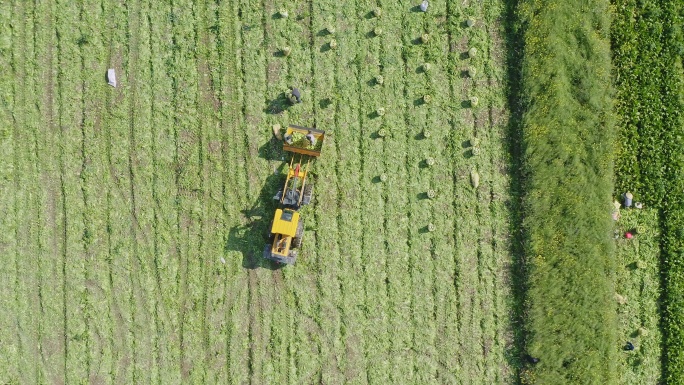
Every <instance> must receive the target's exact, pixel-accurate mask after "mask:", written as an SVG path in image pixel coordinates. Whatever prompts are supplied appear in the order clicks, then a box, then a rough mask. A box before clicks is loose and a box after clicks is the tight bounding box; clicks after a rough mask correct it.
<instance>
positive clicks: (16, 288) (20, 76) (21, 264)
mask: <svg viewBox="0 0 684 385" xmlns="http://www.w3.org/2000/svg"><path fill="white" fill-rule="evenodd" d="M10 7H11V8H12V9H11V12H12V14H13V15H17V19H20V20H25V16H24V15H25V10H24V9H23V8H22V7H20V6H19V5H18V4H17V3H14V4H12V5H10ZM15 23H16V24H14V25H13V26H12V28H11V29H12V32H11V34H10V39H11V46H10V49H9V52H10V53H9V55H8V56H9V57H8V58H7V59H8V61H9V63H8V64H9V65H8V68H7V70H8V72H9V71H11V73H12V75H13V76H12V77H13V78H14V82H13V84H12V85H11V86H10V87H9V88H11V90H8V93H9V94H10V95H11V99H12V101H11V102H10V103H11V104H10V106H11V107H10V109H12V110H13V112H12V113H11V114H10V116H11V119H10V120H11V128H10V127H7V128H6V129H7V130H8V131H10V130H11V132H12V134H11V139H9V140H11V141H12V150H11V151H12V158H11V159H7V163H11V164H12V166H11V170H12V174H13V175H12V182H13V184H14V188H13V190H14V191H13V194H12V198H11V200H12V201H13V202H12V203H13V205H12V206H13V207H12V211H13V212H12V214H13V217H14V218H13V219H14V231H13V238H14V253H13V254H14V261H13V262H14V263H13V265H14V270H15V271H14V273H15V276H14V280H13V282H12V286H13V293H11V297H12V298H13V300H14V309H12V310H13V311H12V312H11V313H13V316H14V323H15V326H16V330H15V331H14V334H15V336H16V351H15V353H16V354H15V355H13V356H12V357H10V358H11V359H13V360H15V362H16V369H17V371H18V377H19V378H17V379H16V380H17V381H23V382H30V381H31V380H30V379H29V376H30V374H29V373H28V372H29V371H30V369H31V363H32V361H33V362H35V361H37V360H35V358H34V359H31V357H32V356H34V355H37V354H36V353H37V352H35V346H36V345H37V341H33V339H34V338H36V336H35V335H33V333H32V330H31V329H32V322H31V321H30V318H31V312H32V309H30V308H29V305H30V304H31V303H34V298H33V294H34V292H33V290H32V288H31V286H32V285H31V284H30V279H29V278H28V277H30V276H31V274H30V273H29V271H26V270H27V269H28V268H27V266H26V265H25V264H26V263H27V262H30V261H31V260H30V259H27V258H26V255H23V254H24V253H32V252H33V250H32V247H30V246H29V244H30V240H31V231H30V226H31V225H30V224H31V223H32V221H28V220H26V219H27V217H29V216H30V214H27V212H28V211H29V210H30V203H29V202H28V198H29V197H27V196H26V195H27V194H25V190H29V189H30V188H31V187H33V186H32V185H31V184H30V183H28V182H29V181H28V180H27V179H29V180H30V178H29V177H28V176H27V174H28V173H29V172H28V171H30V170H27V167H26V163H27V160H28V159H27V158H28V157H27V154H25V152H26V153H28V152H29V148H25V147H24V146H26V145H27V144H28V143H27V142H28V141H27V138H25V137H24V135H25V134H24V133H25V130H23V129H22V128H23V127H24V126H26V125H28V124H29V122H28V119H27V115H28V106H29V105H30V104H29V103H28V102H27V100H26V99H27V96H26V93H27V92H26V88H27V87H26V79H27V75H26V51H25V50H21V51H19V50H18V49H17V47H18V46H20V45H21V43H19V44H17V43H18V41H19V40H20V38H21V37H24V36H25V34H26V26H25V24H24V23H23V22H15ZM10 68H11V69H10ZM8 86H9V85H8ZM9 98H10V97H9V96H8V99H9ZM3 139H4V138H3ZM27 206H28V207H27ZM3 211H4V210H3ZM8 211H9V210H8ZM8 214H9V213H8ZM8 216H9V215H8ZM8 254H9V253H8ZM8 264H9V263H8ZM7 278H8V279H7V280H8V281H9V276H8V277H7ZM3 294H4V293H3ZM7 294H10V293H7ZM10 344H11V343H10ZM37 367H38V365H35V366H34V367H33V368H34V370H37ZM36 374H37V372H36ZM33 381H37V378H34V379H33Z"/></svg>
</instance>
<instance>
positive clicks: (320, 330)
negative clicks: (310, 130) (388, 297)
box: [298, 1, 343, 383]
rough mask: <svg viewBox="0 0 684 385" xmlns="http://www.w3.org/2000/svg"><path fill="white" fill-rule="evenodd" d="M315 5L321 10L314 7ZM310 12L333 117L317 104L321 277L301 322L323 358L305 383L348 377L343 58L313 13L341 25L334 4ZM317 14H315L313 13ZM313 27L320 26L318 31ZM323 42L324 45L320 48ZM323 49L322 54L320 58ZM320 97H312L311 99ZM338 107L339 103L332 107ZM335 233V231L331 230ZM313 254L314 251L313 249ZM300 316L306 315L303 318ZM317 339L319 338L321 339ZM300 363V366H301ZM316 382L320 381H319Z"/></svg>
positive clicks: (317, 74)
mask: <svg viewBox="0 0 684 385" xmlns="http://www.w3.org/2000/svg"><path fill="white" fill-rule="evenodd" d="M314 4H315V5H316V7H318V8H314ZM310 7H311V8H310V9H313V11H311V15H312V18H311V22H312V26H311V33H312V36H311V37H312V38H313V43H312V47H311V60H312V67H311V70H312V71H313V79H314V80H313V82H314V83H313V84H314V85H315V89H316V93H317V95H320V94H323V95H324V96H326V97H327V98H329V99H328V101H329V102H330V103H329V104H327V108H328V109H329V110H328V113H327V114H326V115H325V116H318V114H317V113H316V111H317V106H316V104H314V119H315V124H316V127H318V128H321V129H323V130H326V139H325V140H326V143H327V145H325V147H324V151H325V152H324V153H322V155H321V158H320V160H319V161H317V163H316V165H315V168H316V173H317V175H318V176H319V177H318V178H317V180H316V181H317V182H318V183H319V185H318V187H316V188H315V191H316V194H315V196H316V197H319V198H315V210H314V212H313V218H314V222H315V228H316V229H317V230H316V231H315V241H314V245H315V250H313V252H314V253H315V256H316V259H317V263H316V268H317V271H318V274H317V275H316V293H315V296H314V298H315V299H316V301H315V302H314V303H315V306H314V311H315V313H314V314H316V316H315V317H313V318H312V319H308V318H299V319H300V320H301V321H300V323H301V324H302V325H303V329H304V333H305V334H306V335H307V336H308V338H309V340H311V341H317V344H316V346H317V350H318V352H319V356H318V360H317V362H316V365H315V367H314V368H315V370H313V371H312V373H310V374H309V375H307V376H302V377H300V380H301V381H302V382H305V381H306V382H307V383H312V382H322V379H323V378H334V379H338V381H341V378H342V377H343V374H342V372H341V370H340V368H339V362H338V359H337V357H338V350H339V349H340V347H339V346H336V343H335V341H338V340H339V335H340V327H339V326H340V317H341V316H340V311H341V307H340V304H339V298H340V295H339V290H340V280H339V277H338V271H339V266H340V264H341V258H337V260H336V261H331V260H330V259H329V258H330V256H331V255H341V253H340V251H339V250H340V249H339V247H340V240H339V238H338V237H336V236H335V234H336V233H339V231H340V228H341V225H340V223H339V213H340V208H339V203H338V202H339V197H340V194H341V192H340V189H339V187H338V186H339V184H338V183H339V182H338V180H337V179H338V174H337V173H338V168H337V167H338V164H339V162H338V158H339V152H340V148H339V143H338V141H337V138H336V134H337V131H338V128H340V130H341V127H342V124H341V122H340V121H339V108H340V104H339V102H340V101H337V102H335V101H334V97H332V95H333V93H334V92H335V91H336V89H337V87H338V84H337V73H339V60H337V59H336V58H335V51H331V50H327V48H328V42H329V41H330V39H332V38H336V37H337V36H336V35H335V34H333V35H325V36H321V38H320V39H317V38H316V36H320V35H319V34H317V33H315V31H316V30H317V29H318V28H322V27H324V25H322V23H321V22H320V19H319V17H313V15H317V16H318V15H329V14H332V15H333V16H332V19H331V20H327V21H329V22H331V23H332V25H333V26H336V25H337V24H338V19H337V12H335V11H334V9H333V7H334V5H330V4H327V3H325V4H324V3H314V2H313V1H312V2H311V3H310ZM314 12H315V13H314ZM314 25H317V27H316V28H315V27H314ZM338 29H341V28H338ZM321 42H323V45H319V44H321ZM316 51H318V54H316ZM315 100H316V99H313V98H312V101H315ZM333 104H334V105H333ZM327 230H332V231H327ZM309 250H311V249H309ZM300 317H301V316H300ZM316 337H318V338H316ZM301 366H302V363H299V365H298V367H301ZM314 378H316V380H315V381H314Z"/></svg>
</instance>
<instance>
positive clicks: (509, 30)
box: [503, 0, 527, 384]
mask: <svg viewBox="0 0 684 385" xmlns="http://www.w3.org/2000/svg"><path fill="white" fill-rule="evenodd" d="M517 6H518V0H505V12H504V18H503V23H504V37H505V48H506V68H507V78H508V82H507V90H506V91H507V96H508V103H507V104H508V108H509V110H510V112H511V115H510V119H509V121H508V127H507V129H506V140H505V143H506V146H507V148H506V150H507V151H508V153H509V154H510V155H511V156H510V159H511V161H510V162H509V164H508V174H509V175H510V176H511V185H510V194H511V200H510V205H509V207H508V209H509V212H510V218H511V222H510V226H511V227H510V230H509V231H510V234H511V243H510V254H511V257H512V264H511V267H510V271H509V273H510V279H511V282H510V283H509V284H510V287H511V289H512V292H513V314H512V315H511V321H512V322H511V323H512V325H515V327H514V329H513V345H512V346H511V347H510V348H509V349H508V351H507V352H506V353H505V355H506V360H507V361H508V363H509V364H510V365H511V367H512V368H515V370H516V376H515V383H518V384H520V374H521V371H522V369H523V368H524V366H525V362H526V360H525V357H526V353H527V352H526V350H527V346H526V341H527V334H526V325H525V320H526V319H525V296H526V292H527V269H526V266H525V253H524V252H525V249H524V245H525V242H526V234H525V233H524V232H523V201H522V198H523V196H524V192H525V175H524V171H523V170H524V169H523V167H524V164H523V156H524V151H525V148H524V143H523V142H522V115H523V110H524V106H523V103H522V102H521V100H522V89H521V85H522V84H521V81H522V79H521V76H522V60H523V53H524V51H523V48H524V45H523V33H524V25H521V24H520V22H519V20H518V19H517V18H516V8H517Z"/></svg>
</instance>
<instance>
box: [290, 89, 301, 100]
mask: <svg viewBox="0 0 684 385" xmlns="http://www.w3.org/2000/svg"><path fill="white" fill-rule="evenodd" d="M292 97H293V98H294V99H295V100H296V101H297V103H301V102H302V94H301V93H300V92H299V89H297V88H294V87H293V88H292Z"/></svg>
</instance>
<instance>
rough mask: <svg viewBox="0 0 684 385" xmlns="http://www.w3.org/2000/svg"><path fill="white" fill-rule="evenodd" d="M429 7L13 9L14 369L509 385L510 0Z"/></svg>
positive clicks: (6, 154) (42, 375)
mask: <svg viewBox="0 0 684 385" xmlns="http://www.w3.org/2000/svg"><path fill="white" fill-rule="evenodd" d="M418 3H419V2H415V3H413V2H408V1H403V0H402V1H389V0H379V1H374V2H371V1H365V0H356V1H354V2H339V1H331V0H322V1H301V0H296V1H291V2H287V3H282V2H276V1H273V0H264V1H254V0H232V1H223V2H216V1H208V0H204V1H202V0H199V1H187V0H186V1H183V0H170V1H165V2H161V1H152V0H134V1H117V0H101V1H90V0H82V1H78V2H68V1H57V2H26V1H20V0H14V1H5V2H0V26H1V27H2V35H1V36H0V68H3V71H1V72H0V156H2V161H1V162H0V196H1V197H2V199H0V213H1V214H2V215H0V256H2V260H3V261H4V263H3V264H0V307H1V308H2V311H0V382H3V383H10V384H38V383H51V384H52V383H64V384H73V383H95V384H98V383H104V384H109V383H117V384H118V383H124V384H135V383H139V384H174V383H221V384H244V383H251V384H270V383H287V384H308V383H322V384H341V383H354V384H367V383H373V384H388V383H397V384H484V383H488V384H489V383H515V381H516V378H517V374H518V371H519V368H520V366H521V363H520V362H519V360H520V359H519V357H520V356H521V352H520V351H518V346H519V345H518V344H517V343H516V340H517V339H519V336H517V335H516V333H518V331H517V329H518V328H517V326H516V324H515V322H517V321H516V320H517V318H516V317H514V316H513V315H514V314H516V302H515V300H514V296H513V293H512V290H513V289H512V287H513V282H512V280H514V277H512V273H511V271H512V266H514V265H515V264H516V263H517V262H516V257H515V255H516V253H515V252H513V251H512V250H520V247H519V246H518V245H516V244H515V242H516V241H515V240H517V239H519V237H518V235H516V233H515V232H517V231H518V229H516V228H515V224H514V223H513V221H512V220H511V218H515V216H514V215H513V214H512V213H511V207H512V206H515V201H516V199H517V198H516V197H514V196H511V187H510V186H511V176H510V174H511V170H510V169H509V168H510V164H511V160H510V159H509V158H510V156H509V155H508V154H509V152H510V148H509V143H510V141H511V140H512V139H511V138H509V137H508V136H507V135H508V132H509V128H508V120H509V112H508V109H507V96H506V93H505V91H506V69H505V65H504V61H505V58H506V47H505V39H504V38H503V25H502V20H503V19H505V18H506V16H507V15H506V13H507V11H506V4H505V2H504V1H502V0H484V1H481V2H474V1H464V2H447V1H445V0H433V1H430V8H429V11H428V12H427V13H421V12H419V10H418V8H417V6H418ZM283 7H285V8H284V10H285V11H287V13H288V17H287V18H284V17H282V16H281V15H279V12H280V11H281V10H283ZM375 8H380V9H381V14H380V16H379V17H377V16H376V15H374V14H373V10H374V9H375ZM469 19H470V20H471V22H472V23H467V20H469ZM471 24H472V25H471ZM328 28H330V29H333V30H334V33H330V31H329V30H327V29H328ZM423 35H427V36H426V38H425V39H424V40H425V41H422V40H421V36H423ZM333 40H334V41H335V43H336V44H332V45H331V44H330V43H331V42H332V41H333ZM284 47H290V48H291V53H290V54H289V55H284V54H283V53H282V51H283V48H284ZM471 48H475V50H471ZM469 51H470V52H471V53H470V54H468V52H469ZM425 63H428V65H425ZM107 68H115V69H116V71H117V80H118V87H117V88H111V87H109V86H107V84H106V81H105V72H106V70H107ZM468 69H471V70H470V71H468ZM473 69H474V70H473ZM378 76H382V82H380V81H379V80H378ZM380 83H382V84H380ZM292 85H294V86H297V87H298V88H300V89H301V90H302V98H303V101H304V102H303V103H302V104H298V105H294V106H289V105H287V102H286V100H285V99H284V94H283V93H284V92H285V91H286V90H287V88H288V86H292ZM426 95H429V97H425V96H426ZM472 97H476V98H477V99H476V101H475V100H474V99H472ZM274 124H280V125H282V126H286V125H288V124H297V125H302V126H311V127H313V126H315V127H317V128H319V129H323V130H326V133H327V137H326V141H325V143H324V147H323V154H322V156H321V157H320V159H319V160H317V162H316V164H315V165H314V167H313V170H314V172H315V174H316V177H315V181H316V192H315V198H314V199H315V200H314V204H313V205H311V206H309V207H307V208H306V209H305V210H304V211H303V214H302V215H303V217H304V218H305V221H306V229H307V230H306V235H305V236H304V249H303V251H302V253H300V256H299V257H298V262H297V265H296V266H293V267H286V268H282V269H276V268H274V266H272V265H271V264H270V263H266V262H265V261H263V260H262V259H261V257H260V256H261V251H262V249H263V244H264V241H265V238H264V236H265V234H266V232H267V227H268V223H269V222H270V219H271V218H270V216H271V215H272V210H273V208H274V205H273V203H272V199H271V198H272V196H273V195H274V194H275V193H276V191H277V190H278V188H279V185H280V183H282V181H283V176H282V172H283V164H284V162H283V158H284V157H285V156H286V154H283V153H282V151H280V143H279V142H277V141H276V140H274V139H273V138H272V133H271V132H272V130H271V127H272V125H274ZM473 144H476V148H475V151H473V150H474V148H473ZM430 158H432V159H433V160H434V164H432V165H431V164H430V163H433V162H431V161H428V159H430ZM474 175H477V178H478V180H479V183H478V187H477V188H473V186H472V184H473V183H472V182H473V181H472V179H473V176H474ZM428 190H433V191H434V193H435V196H434V198H431V199H430V198H428V196H427V192H428ZM648 255H649V256H652V254H648ZM654 258H655V257H654ZM648 266H651V265H648ZM646 273H648V274H652V273H653V272H652V271H651V270H647V272H646ZM646 273H644V274H646ZM648 277H651V278H653V277H652V275H648ZM644 279H646V278H644ZM635 290H636V289H635ZM649 298H650V297H649ZM630 304H631V303H630ZM644 306H652V304H651V303H650V302H649V303H647V304H645V305H644ZM649 309H650V308H649ZM618 318H619V317H618ZM619 319H620V318H619ZM630 322H632V321H628V320H627V319H625V320H624V325H625V326H624V329H625V330H631V329H630V328H631V327H632V326H631V323H630ZM651 324H652V323H649V325H651ZM654 329H655V327H654ZM649 338H653V343H654V344H657V343H658V342H657V341H658V338H660V337H659V335H658V334H657V333H656V332H655V330H653V333H651V334H649ZM652 365H656V364H655V363H652ZM653 368H654V369H653V371H649V372H647V373H641V374H639V373H637V374H636V375H638V376H642V377H637V380H636V381H639V379H640V378H645V376H653V375H654V374H653V373H655V372H657V371H658V370H659V368H658V367H657V366H654V367H653ZM648 378H652V377H648ZM634 383H639V382H634Z"/></svg>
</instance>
